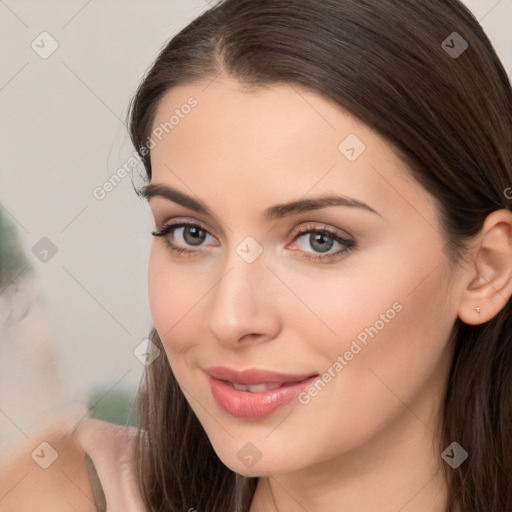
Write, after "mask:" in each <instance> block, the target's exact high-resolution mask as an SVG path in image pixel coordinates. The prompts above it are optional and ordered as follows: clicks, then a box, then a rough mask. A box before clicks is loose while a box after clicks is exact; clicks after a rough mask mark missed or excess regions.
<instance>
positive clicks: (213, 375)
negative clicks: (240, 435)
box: [205, 366, 319, 419]
mask: <svg viewBox="0 0 512 512" xmlns="http://www.w3.org/2000/svg"><path fill="white" fill-rule="evenodd" d="M205 372H206V374H207V377H208V380H209V384H210V389H211V392H212V395H213V397H214V398H215V400H216V401H217V403H218V404H219V405H220V407H221V408H222V409H223V410H224V411H225V412H227V413H228V414H230V415H231V416H234V417H236V418H244V419H258V418H263V417H265V416H268V415H270V414H272V413H273V412H275V411H276V410H277V409H279V408H281V407H284V406H285V405H286V404H288V403H290V402H291V401H292V400H293V399H294V398H295V397H297V396H298V395H299V394H300V393H301V392H302V391H304V390H306V389H307V388H308V387H309V386H311V384H312V383H313V382H314V381H315V380H316V379H317V378H318V377H319V375H318V374H311V373H308V374H285V373H279V372H272V371H268V370H262V369H257V368H252V369H249V370H234V369H232V368H227V367H222V366H216V367H212V368H207V369H206V370H205ZM291 382H294V384H289V383H291ZM230 383H234V384H246V385H256V384H264V383H268V384H271V383H272V384H281V385H282V387H279V388H276V389H273V390H267V391H258V392H252V391H237V390H236V389H234V388H233V387H232V386H231V385H230ZM284 384H285V385H284Z"/></svg>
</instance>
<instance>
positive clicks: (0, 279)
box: [0, 205, 33, 292]
mask: <svg viewBox="0 0 512 512" xmlns="http://www.w3.org/2000/svg"><path fill="white" fill-rule="evenodd" d="M32 270H33V268H32V265H31V264H30V262H29V260H28V258H27V257H26V256H25V254H24V252H23V249H22V247H21V244H20V241H19V237H18V232H17V230H16V227H15V225H14V222H13V221H11V220H10V219H9V218H8V217H7V214H6V213H5V212H4V209H3V208H2V206H1V205H0V292H1V291H3V288H4V287H6V286H7V285H8V284H10V283H11V282H12V281H14V280H16V278H17V277H19V276H21V275H22V274H25V273H26V272H32Z"/></svg>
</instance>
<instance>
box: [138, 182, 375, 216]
mask: <svg viewBox="0 0 512 512" xmlns="http://www.w3.org/2000/svg"><path fill="white" fill-rule="evenodd" d="M139 195H140V196H141V197H143V198H144V199H146V200H147V201H149V200H150V199H151V198H153V197H161V198H164V199H167V200H168V201H172V202H173V203H176V204H179V205H181V206H183V207H185V208H188V209H190V210H194V211H196V212H197V213H200V214H202V215H206V216H210V217H215V215H213V213H212V212H211V211H210V209H209V208H208V207H207V206H206V205H205V204H204V203H203V202H202V201H200V200H199V199H195V198H193V197H191V196H188V195H186V194H184V193H183V192H180V191H179V190H176V189H174V188H172V187H169V186H167V185H161V184H155V183H151V184H149V185H146V186H144V187H142V189H141V190H140V192H139ZM329 206H346V207H349V208H361V209H363V210H367V211H369V212H371V213H374V214H376V215H379V216H380V217H382V215H381V214H380V213H379V212H377V211H376V210H374V209H373V208H372V207H371V206H368V205H367V204H366V203H363V202H362V201H359V200H358V199H354V198H351V197H346V196H337V195H332V194H331V195H323V196H321V197H317V198H312V199H299V200H297V201H292V202H290V203H283V204H278V205H275V206H271V207H269V208H267V209H266V210H265V213H264V218H265V219H267V220H277V219H282V218H284V217H288V216H291V215H297V214H299V213H303V212H309V211H314V210H320V209H321V208H327V207H329Z"/></svg>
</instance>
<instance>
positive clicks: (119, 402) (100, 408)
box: [87, 386, 139, 426]
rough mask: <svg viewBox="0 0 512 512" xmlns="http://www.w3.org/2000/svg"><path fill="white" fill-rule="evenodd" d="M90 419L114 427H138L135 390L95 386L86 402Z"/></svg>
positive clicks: (137, 407)
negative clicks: (113, 425) (107, 423)
mask: <svg viewBox="0 0 512 512" xmlns="http://www.w3.org/2000/svg"><path fill="white" fill-rule="evenodd" d="M87 409H89V411H90V417H91V418H96V419H99V420H103V421H108V422H109V423H115V424H116V425H131V426H138V425H139V400H138V395H137V392H136V391H135V390H133V391H129V390H125V389H115V388H114V389H112V387H111V386H110V387H109V386H96V387H95V388H94V389H93V390H92V391H91V393H90V394H89V398H88V400H87Z"/></svg>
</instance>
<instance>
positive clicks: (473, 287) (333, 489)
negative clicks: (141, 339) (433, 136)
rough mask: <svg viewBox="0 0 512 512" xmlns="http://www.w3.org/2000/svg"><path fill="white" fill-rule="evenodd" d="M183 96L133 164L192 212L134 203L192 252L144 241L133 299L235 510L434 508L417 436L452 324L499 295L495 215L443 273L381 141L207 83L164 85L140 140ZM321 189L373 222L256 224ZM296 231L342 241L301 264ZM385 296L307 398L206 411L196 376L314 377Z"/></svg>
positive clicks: (427, 440) (506, 272)
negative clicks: (145, 313)
mask: <svg viewBox="0 0 512 512" xmlns="http://www.w3.org/2000/svg"><path fill="white" fill-rule="evenodd" d="M190 96H193V97H195V98H196V99H197V101H198V106H197V107H196V108H195V109H194V110H193V111H192V112H191V113H190V114H189V115H188V116H187V117H186V118H185V119H184V120H182V121H181V122H180V124H179V125H177V126H175V127H174V128H173V129H172V130H170V131H169V133H168V134H167V135H164V137H163V138H162V140H161V141H158V143H157V145H156V147H154V148H153V149H152V151H151V161H152V167H153V176H152V180H151V183H153V184H159V185H166V186H169V187H172V188H174V189H177V190H178V191H179V192H181V193H182V194H186V195H188V196H191V197H193V198H194V199H196V200H199V201H201V202H203V203H204V204H205V205H206V207H207V208H208V210H209V211H210V212H211V214H205V213H204V212H203V213H200V212H197V211H195V210H194V209H190V208H187V207H184V206H182V205H179V204H176V203H175V202H174V201H170V200H168V199H166V198H163V197H153V198H151V199H150V201H149V202H150V207H151V210H152V213H153V216H154V220H155V228H156V229H157V230H159V229H161V228H162V227H163V226H164V225H168V224H170V223H174V222H178V223H179V222H186V223H190V224H192V225H194V226H196V227H195V231H194V227H192V228H183V227H182V228H177V229H175V230H174V232H173V233H171V234H169V235H168V236H167V242H170V243H174V245H175V246H178V248H181V249H185V251H192V252H173V251H172V250H171V249H170V248H169V246H168V245H167V244H166V239H165V238H162V237H160V238H156V239H155V240H154V242H153V246H152V249H151V256H150V266H149V298H150V305H151V311H152V315H153V320H154V323H155V326H156V329H157V331H158V333H159V335H160V337H161V339H162V341H163V344H164V347H165V350H166V353H167V356H168V358H169V361H170V364H171V367H172V369H173V371H174V373H175V375H176V378H177V379H178V382H179V384H180V386H181V387H182V389H183V391H184V393H185V396H186V397H187V399H188V401H189V403H190V405H191V407H192V409H193V410H194V412H195V414H196V415H197V417H198V419H199V421H200V422H201V424H202V425H203V427H204V429H205V431H206V433H207V435H208V437H209V439H210V441H211V442H212V445H213V448H214V449H215V451H216V453H217V454H218V456H219V457H220V459H221V460H222V461H223V462H224V463H225V464H226V465H227V466H228V467H229V468H231V469H232V470H233V471H236V472H238V473H241V474H244V475H249V476H258V477H262V478H260V480H259V483H258V487H257V491H256V495H255V499H254V501H253V504H252V507H251V512H263V511H268V510H274V509H275V508H277V509H278V510H280V511H281V512H282V511H286V512H296V511H297V512H299V511H301V512H302V511H304V510H323V511H326V512H329V511H338V510H340V504H343V508H344V509H346V510H358V511H359V512H370V511H374V510H377V509H378V510H382V511H383V512H387V511H389V512H395V511H396V510H401V511H402V512H408V511H411V512H412V511H414V512H436V511H439V512H442V511H444V510H445V507H446V489H445V484H444V481H443V479H442V474H441V472H440V466H441V465H442V464H444V462H443V460H442V459H441V456H440V454H441V452H442V451H443V450H444V448H445V447H444V446H436V441H437V436H438V426H437V420H438V411H439V408H440V405H441V401H442V397H443V395H444V392H445V386H446V380H447V375H448V371H449V368H450V362H451V358H452V351H453V347H452V344H451V343H449V337H450V332H451V330H452V327H453V324H454V322H455V321H456V319H457V316H460V318H461V319H462V320H463V321H465V322H467V323H470V324H477V323H481V322H485V321H487V320H489V319H490V318H492V317H493V316H494V315H496V314H497V313H498V312H499V310H500V309H501V308H503V306H504V305H505V303H506V301H507V300H508V298H509V297H510V295H511V290H512V282H511V279H510V275H511V269H512V243H511V239H510V233H511V223H512V220H511V219H512V214H511V213H510V212H508V211H505V210H501V211H498V212H495V213H493V214H492V215H490V216H489V218H488V219H487V220H486V222H485V225H484V227H483V230H482V233H481V235H479V236H478V237H477V238H476V239H475V240H474V244H473V245H472V247H471V248H470V251H469V252H468V254H467V260H466V262H460V264H458V265H457V264H454V263H453V261H452V260H450V258H449V257H448V256H447V254H446V252H445V251H444V247H443V239H442V237H441V234H440V225H439V221H438V218H437V215H436V211H437V210H436V204H435V202H434V200H433V198H432V197H431V196H430V195H429V194H428V193H427V192H426V191H425V190H424V189H423V188H422V187H421V186H420V185H419V184H418V183H417V182H415V181H414V180H413V179H412V178H411V177H410V175H409V174H407V170H406V169H405V167H404V165H403V163H402V162H401V161H400V160H399V159H398V158H397V156H396V155H395V154H394V153H393V151H392V150H391V148H390V147H389V145H388V144H387V143H386V142H385V141H384V140H383V139H382V138H381V137H379V136H378V135H377V134H376V133H375V132H373V131H372V130H371V129H370V128H368V127H367V126H365V125H364V124H363V123H361V122H359V121H358V120H357V119H354V118H353V117H352V116H350V115H348V114H347V113H346V112H344V111H342V110H341V109H340V108H339V107H338V106H336V105H335V104H334V103H332V102H330V101H328V100H326V99H324V98H322V97H321V96H319V95H318V94H316V93H313V92H308V91H306V90H302V89H299V88H298V87H295V86H291V85H282V84H280V85H275V86H272V87H266V88H261V89H258V90H252V91H245V90H243V89H242V88H241V87H240V85H239V84H238V83H237V82H236V81H235V80H234V79H232V78H228V77H226V76H220V77H218V78H217V79H216V80H214V81H213V82H211V81H205V82H203V83H199V84H195V85H186V86H182V87H177V88H175V89H173V90H171V91H170V92H168V93H167V95H166V96H165V98H164V100H163V102H162V103H161V104H160V106H159V108H158V111H157V115H156V119H155V123H154V128H156V127H158V126H159V125H160V124H163V123H165V122H166V121H167V119H168V118H169V116H170V114H172V112H173V111H174V110H175V109H176V108H180V106H181V105H183V104H185V103H186V101H187V99H188V98H189V97H190ZM350 134H354V135H356V136H357V138H358V139H359V140H360V141H362V142H363V143H364V145H365V146H366V149H365V151H364V152H363V153H362V154H361V155H360V156H359V157H358V158H357V159H356V160H355V161H350V160H349V159H348V158H347V157H346V156H345V154H343V152H342V151H340V150H339V146H340V143H342V141H344V140H345V139H346V137H347V136H349V135H350ZM329 194H336V195H340V196H346V197H350V198H353V199H356V200H358V201H361V202H364V203H366V204H367V205H368V206H370V207H371V208H372V209H373V210H375V211H376V212H378V213H374V212H371V211H369V210H367V209H365V208H356V207H347V206H329V207H326V208H321V209H317V210H314V211H307V212H302V213H298V214H294V215H290V216H287V217H285V218H282V219H280V220H279V221H276V220H269V219H266V218H265V217H264V212H265V210H266V209H267V208H269V207H271V206H275V205H282V204H286V203H290V202H293V201H297V200H301V199H312V198H318V197H321V196H325V195H329ZM298 228H301V229H302V228H304V229H305V230H317V231H316V233H317V234H318V230H322V229H327V230H329V231H332V232H334V233H335V235H338V236H341V237H343V238H345V239H348V240H350V241H352V242H355V247H353V248H352V249H350V250H347V246H345V245H343V244H340V243H338V242H335V241H334V239H333V238H330V239H326V240H324V247H325V246H328V245H329V243H328V242H330V245H331V246H332V248H330V249H329V250H328V251H327V252H322V249H320V252H319V249H318V247H319V245H318V244H315V243H314V240H313V242H312V239H311V236H310V234H303V233H302V234H300V233H299V234H298V233H297V229H298ZM201 230H202V231H201ZM246 237H252V238H253V239H254V240H256V241H257V243H258V244H259V246H260V247H261V249H262V250H263V252H262V254H261V255H260V256H259V257H258V258H257V259H256V260H255V261H254V262H253V263H247V262H246V261H244V259H243V258H242V257H241V255H240V254H241V253H240V252H239V251H238V252H237V247H239V248H240V244H241V242H243V241H244V240H246ZM198 238H199V239H198ZM251 243H252V244H253V245H254V242H251ZM241 247H243V248H244V249H246V250H247V248H248V247H247V246H245V245H242V246H241ZM249 247H252V246H249ZM250 250H254V249H250ZM335 253H337V256H334V257H332V258H330V259H329V255H332V254H335ZM322 255H323V256H324V259H323V260H322V259H311V258H315V257H316V258H318V257H319V256H322ZM396 302H398V303H399V304H400V305H401V306H402V309H401V311H400V312H399V313H397V314H396V315H395V316H394V318H393V319H392V320H390V321H389V322H387V323H385V326H384V328H382V329H381V330H380V331H379V333H378V334H377V335H376V336H375V337H374V338H370V339H369V341H368V344H367V346H365V347H364V348H363V349H362V350H361V351H360V352H359V353H358V354H357V355H356V356H354V357H353V359H352V360H350V361H349V362H348V364H347V365H346V366H345V367H344V369H343V371H342V372H340V373H339V374H338V375H337V376H336V377H334V378H333V379H332V380H331V381H330V382H329V383H328V385H327V386H326V387H325V388H324V389H323V390H322V391H321V392H320V393H318V394H317V395H316V396H314V398H312V400H311V401H310V403H308V404H307V405H301V404H299V403H298V402H296V401H294V402H292V403H291V404H289V405H287V406H285V407H284V408H282V409H280V410H278V411H277V412H275V413H273V414H272V415H270V416H268V417H265V418H263V419H258V420H250V421H249V420H244V419H240V418H235V417H232V416H230V415H229V414H227V413H226V412H224V410H222V409H221V408H220V407H219V405H218V404H217V402H216V401H215V400H214V398H213V396H212V394H211V391H210V388H209V385H208V382H207V378H206V376H205V374H204V369H205V368H207V367H209V366H217V365H225V366H231V367H235V368H237V369H247V368H264V369H267V370H274V371H281V372H286V373H310V372H313V373H318V374H322V373H323V372H325V371H326V370H327V369H328V368H329V367H332V365H333V363H334V362H335V361H336V360H337V356H338V355H340V354H344V353H345V352H346V351H347V350H348V349H349V348H350V346H351V343H352V341H353V340H354V339H355V337H356V336H357V335H358V334H359V333H361V332H362V331H364V330H365V328H367V327H370V326H372V325H376V321H377V320H379V318H381V316H380V315H381V314H383V313H385V312H386V311H387V310H389V308H391V307H392V305H393V304H394V303H396ZM476 306H479V307H480V314H478V313H477V312H476V310H474V307H476ZM246 443H252V444H253V445H255V446H256V447H257V449H258V450H259V452H261V459H260V460H258V462H257V463H256V464H255V465H254V466H252V467H250V468H249V467H247V465H246V464H245V463H244V461H243V460H241V458H239V457H238V455H237V454H238V452H239V450H240V449H241V448H242V447H244V446H245V445H246ZM468 448H469V447H468ZM269 485H270V487H271V489H272V494H273V497H272V494H271V493H270V492H269V491H270V487H269ZM274 499H275V504H276V506H277V507H274Z"/></svg>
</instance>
